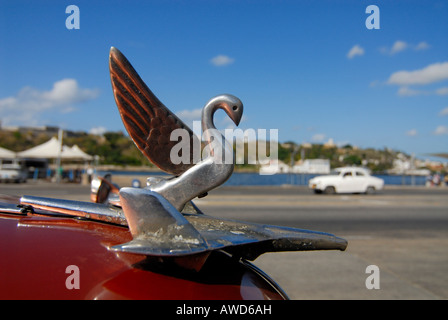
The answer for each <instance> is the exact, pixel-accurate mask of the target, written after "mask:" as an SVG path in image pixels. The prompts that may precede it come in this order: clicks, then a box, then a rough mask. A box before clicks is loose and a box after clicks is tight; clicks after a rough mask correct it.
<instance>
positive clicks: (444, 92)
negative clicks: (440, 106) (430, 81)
mask: <svg viewBox="0 0 448 320" xmlns="http://www.w3.org/2000/svg"><path fill="white" fill-rule="evenodd" d="M436 94H438V95H439V96H446V95H448V87H444V88H440V89H437V90H436Z"/></svg>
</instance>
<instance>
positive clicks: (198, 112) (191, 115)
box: [176, 108, 202, 124]
mask: <svg viewBox="0 0 448 320" xmlns="http://www.w3.org/2000/svg"><path fill="white" fill-rule="evenodd" d="M176 116H178V117H179V118H180V119H181V120H182V121H183V122H185V124H186V122H193V121H201V116H202V109H201V108H199V109H194V110H182V111H179V112H177V113H176Z"/></svg>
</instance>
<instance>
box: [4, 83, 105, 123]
mask: <svg viewBox="0 0 448 320" xmlns="http://www.w3.org/2000/svg"><path fill="white" fill-rule="evenodd" d="M98 95H99V91H98V90H95V89H81V88H80V87H79V86H78V83H77V81H76V80H75V79H63V80H60V81H57V82H55V83H54V84H53V88H52V89H51V90H49V91H40V90H37V89H35V88H32V87H29V86H27V87H24V88H22V89H21V90H20V91H19V92H18V93H17V95H16V96H11V97H7V98H3V99H0V117H1V119H2V124H6V125H11V124H24V123H26V124H28V125H36V124H38V123H39V121H40V119H39V114H40V113H41V112H45V111H53V112H60V113H69V112H73V111H74V110H75V109H74V107H73V105H75V104H78V103H81V102H85V101H88V100H92V99H95V98H96V97H98Z"/></svg>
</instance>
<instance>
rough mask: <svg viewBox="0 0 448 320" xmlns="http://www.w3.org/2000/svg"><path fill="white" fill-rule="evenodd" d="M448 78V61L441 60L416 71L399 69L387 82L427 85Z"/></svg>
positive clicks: (403, 84) (405, 84)
mask: <svg viewBox="0 0 448 320" xmlns="http://www.w3.org/2000/svg"><path fill="white" fill-rule="evenodd" d="M446 79H448V62H439V63H434V64H430V65H428V66H426V67H424V68H423V69H418V70H414V71H405V70H402V71H397V72H395V73H393V74H391V76H390V77H389V80H388V81H387V83H389V84H396V85H400V86H407V85H426V84H430V83H434V82H439V81H443V80H446Z"/></svg>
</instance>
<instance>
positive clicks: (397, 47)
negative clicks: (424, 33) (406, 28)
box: [380, 40, 430, 56]
mask: <svg viewBox="0 0 448 320" xmlns="http://www.w3.org/2000/svg"><path fill="white" fill-rule="evenodd" d="M429 47H430V46H429V44H428V43H427V42H426V41H421V42H419V43H418V44H417V45H413V44H409V43H407V42H406V41H402V40H397V41H395V42H394V44H393V45H392V47H386V46H383V47H381V48H380V52H381V53H383V54H386V55H391V56H393V55H395V54H397V53H399V52H402V51H405V50H407V49H414V50H415V51H423V50H427V49H429Z"/></svg>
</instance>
